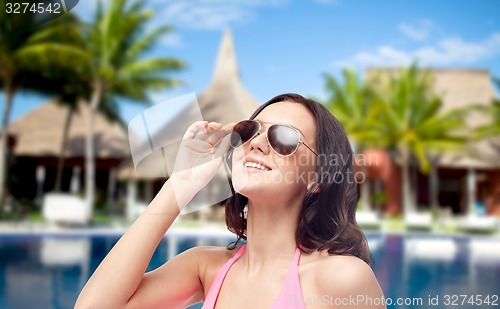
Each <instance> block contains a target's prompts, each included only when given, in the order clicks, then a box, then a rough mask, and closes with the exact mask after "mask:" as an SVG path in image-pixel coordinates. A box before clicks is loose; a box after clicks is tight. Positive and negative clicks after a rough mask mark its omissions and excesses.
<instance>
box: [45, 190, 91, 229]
mask: <svg viewBox="0 0 500 309" xmlns="http://www.w3.org/2000/svg"><path fill="white" fill-rule="evenodd" d="M42 213H43V217H44V218H45V220H46V221H47V222H50V223H64V224H79V225H85V224H87V223H88V222H89V221H90V218H91V216H92V209H91V208H90V206H89V205H87V203H86V202H85V200H84V199H82V198H81V197H80V196H78V195H75V194H71V193H60V192H58V193H47V194H45V196H44V198H43V204H42Z"/></svg>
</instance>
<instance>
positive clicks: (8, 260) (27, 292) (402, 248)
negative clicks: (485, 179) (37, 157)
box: [0, 233, 500, 309]
mask: <svg viewBox="0 0 500 309" xmlns="http://www.w3.org/2000/svg"><path fill="white" fill-rule="evenodd" d="M119 237H120V235H113V234H106V235H102V234H101V235H71V236H68V235H66V236H62V235H51V234H42V235H40V234H39V235H34V234H15V235H6V234H2V235H0V308H1V309H4V308H5V309H6V308H9V309H10V308H12V309H14V308H15V309H23V308H54V309H59V308H61V309H62V308H73V305H74V302H75V300H76V298H77V296H78V293H79V291H80V290H81V288H82V287H83V285H84V284H85V282H86V281H87V279H88V278H89V277H90V275H91V274H92V272H93V271H94V270H95V269H96V267H97V266H98V265H99V263H100V261H101V260H102V259H103V257H104V256H105V255H106V253H107V252H108V251H109V250H110V249H111V248H112V246H113V245H114V244H115V243H116V241H117V240H118V239H119ZM367 238H368V240H369V243H370V248H371V253H372V258H373V260H374V263H373V265H372V268H373V270H374V272H375V274H376V276H377V278H378V280H379V282H380V285H381V287H382V289H383V291H384V294H385V297H386V298H387V300H386V301H387V302H389V299H390V301H391V302H392V305H389V306H388V308H428V307H433V308H498V307H500V306H499V305H498V304H499V303H500V300H497V301H496V304H497V305H496V306H495V305H494V303H492V301H493V300H494V298H495V296H493V295H497V296H496V297H498V295H499V294H500V280H499V278H500V240H499V239H498V238H497V239H492V238H487V237H479V236H474V237H451V236H435V235H429V234H401V235H398V234H382V233H369V234H367ZM231 240H232V239H231V238H217V239H212V240H210V239H208V240H205V244H217V245H224V244H227V243H228V242H230V241H231ZM197 244H200V240H199V239H197V238H196V237H187V236H186V237H183V238H182V239H176V241H172V240H171V239H169V238H168V237H165V238H164V239H163V240H162V241H161V243H160V245H159V247H158V249H157V250H156V251H155V253H154V255H153V258H152V260H151V263H150V265H149V267H148V270H151V269H154V268H156V267H158V266H160V265H161V264H162V263H164V262H165V261H167V260H168V258H169V256H171V254H172V253H173V252H172V245H175V247H176V252H177V253H178V252H181V251H184V250H186V249H188V248H190V247H192V246H195V245H197ZM462 295H467V299H465V302H464V303H463V304H462V302H463V301H464V300H463V298H464V297H463V296H462ZM471 295H472V296H473V300H472V303H471V302H470V301H471V299H470V298H469V297H470V296H471ZM486 296H489V298H488V299H489V300H488V302H489V303H490V305H486V304H485V302H484V301H485V300H486ZM436 297H437V298H436ZM479 300H481V302H482V304H481V305H479V304H478V301H479ZM306 301H316V300H314V299H309V300H306ZM323 301H325V299H323ZM330 301H332V300H330ZM398 301H399V302H400V303H403V304H402V305H396V302H398ZM429 301H431V302H432V303H435V302H436V301H437V302H438V305H435V306H429ZM404 302H406V305H405V304H404ZM192 308H200V306H198V305H197V306H193V307H192Z"/></svg>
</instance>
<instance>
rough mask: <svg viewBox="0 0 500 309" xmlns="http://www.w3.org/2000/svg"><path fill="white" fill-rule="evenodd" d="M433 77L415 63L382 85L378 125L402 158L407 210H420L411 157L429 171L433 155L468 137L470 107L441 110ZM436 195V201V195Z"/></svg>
mask: <svg viewBox="0 0 500 309" xmlns="http://www.w3.org/2000/svg"><path fill="white" fill-rule="evenodd" d="M430 78H431V76H430V74H429V73H428V72H426V71H423V70H419V69H418V67H417V65H416V64H413V65H412V66H411V67H410V68H408V69H403V70H401V71H400V73H399V75H397V78H393V79H391V80H390V82H389V84H388V85H387V88H385V89H384V88H381V89H380V90H381V92H380V97H381V98H382V100H381V106H382V107H383V108H382V109H381V112H380V113H379V119H380V121H378V122H377V123H376V125H377V126H379V127H378V130H380V132H381V133H383V134H382V135H381V137H382V140H381V143H383V144H385V145H388V148H389V149H390V150H391V151H392V153H397V154H398V155H399V156H400V159H401V162H402V180H403V184H402V185H403V209H404V212H405V213H411V212H415V211H416V201H415V197H416V194H415V192H414V191H412V190H411V188H410V169H409V165H410V159H412V158H413V159H416V160H417V162H418V163H419V165H420V169H421V170H422V171H423V172H425V173H428V172H429V171H430V170H431V167H433V166H432V165H431V164H430V162H429V156H433V155H435V154H437V153H441V152H446V151H459V150H461V149H463V146H464V143H465V140H466V131H464V128H466V124H465V121H464V115H465V113H466V112H467V109H454V110H450V111H447V112H441V111H440V109H441V106H442V102H441V99H440V98H439V97H437V96H435V95H433V94H432V91H431V88H430V85H431V84H430V83H431V79H430ZM432 175H434V176H436V175H435V173H434V174H432ZM431 178H432V177H431ZM435 181H436V179H431V182H435ZM433 194H436V192H434V193H433ZM432 199H433V200H434V201H435V200H436V197H433V198H432Z"/></svg>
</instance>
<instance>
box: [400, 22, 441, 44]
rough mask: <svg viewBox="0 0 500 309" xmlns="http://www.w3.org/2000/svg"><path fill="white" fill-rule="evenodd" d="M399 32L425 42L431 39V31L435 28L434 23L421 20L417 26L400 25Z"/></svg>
mask: <svg viewBox="0 0 500 309" xmlns="http://www.w3.org/2000/svg"><path fill="white" fill-rule="evenodd" d="M398 28H399V31H401V32H402V33H403V34H404V35H406V36H407V37H409V38H410V39H413V40H415V41H424V40H426V39H427V38H428V37H429V34H430V31H431V29H432V28H433V23H432V21H430V20H421V21H419V22H418V23H417V24H416V25H409V24H406V23H401V24H399V27H398Z"/></svg>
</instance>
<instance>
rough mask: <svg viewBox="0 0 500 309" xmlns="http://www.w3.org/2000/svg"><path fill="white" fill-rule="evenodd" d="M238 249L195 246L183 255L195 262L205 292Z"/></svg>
mask: <svg viewBox="0 0 500 309" xmlns="http://www.w3.org/2000/svg"><path fill="white" fill-rule="evenodd" d="M239 248H240V247H236V248H233V249H231V250H228V249H227V248H226V247H222V246H197V247H193V248H191V249H189V250H187V251H185V252H184V253H183V254H186V255H189V256H190V257H192V258H193V259H196V260H197V262H198V269H199V276H200V280H201V282H202V284H203V286H204V288H205V292H206V290H207V287H210V284H211V283H212V281H213V279H214V278H215V275H216V274H217V271H218V270H219V269H220V268H221V267H222V266H224V264H225V263H226V262H227V261H228V260H229V259H231V258H232V257H233V256H234V255H235V254H236V252H237V251H238V249H239Z"/></svg>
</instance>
